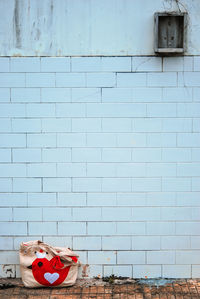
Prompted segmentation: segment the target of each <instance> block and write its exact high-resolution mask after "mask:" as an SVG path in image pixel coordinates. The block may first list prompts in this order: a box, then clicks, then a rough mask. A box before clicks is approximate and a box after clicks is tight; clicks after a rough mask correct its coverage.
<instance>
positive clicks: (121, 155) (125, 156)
mask: <svg viewBox="0 0 200 299" xmlns="http://www.w3.org/2000/svg"><path fill="white" fill-rule="evenodd" d="M102 161H103V162H130V161H131V149H129V148H112V149H110V148H104V149H103V150H102Z"/></svg>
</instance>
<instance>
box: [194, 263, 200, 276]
mask: <svg viewBox="0 0 200 299" xmlns="http://www.w3.org/2000/svg"><path fill="white" fill-rule="evenodd" d="M199 273H200V267H199V265H192V277H193V278H197V277H199Z"/></svg>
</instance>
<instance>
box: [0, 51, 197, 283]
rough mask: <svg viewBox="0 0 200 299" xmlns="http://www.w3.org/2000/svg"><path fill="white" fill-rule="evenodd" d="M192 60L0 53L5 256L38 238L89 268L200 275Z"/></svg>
mask: <svg viewBox="0 0 200 299" xmlns="http://www.w3.org/2000/svg"><path fill="white" fill-rule="evenodd" d="M199 61H200V57H197V56H196V57H192V56H190V57H173V58H163V59H162V58H160V57H65V58H64V57H63V58H51V57H48V58H47V57H44V58H38V57H35V58H34V57H33V58H14V57H13V58H1V60H0V62H1V68H2V69H1V73H0V206H1V208H0V234H1V235H2V236H3V237H2V238H1V240H0V250H1V251H0V256H1V262H0V264H1V265H2V264H4V263H5V264H11V265H13V267H14V269H16V275H19V271H18V267H17V264H18V259H17V250H18V248H19V244H20V242H22V241H23V240H32V239H38V238H39V239H42V240H44V241H45V242H49V243H50V244H52V245H60V246H70V247H72V248H73V249H74V250H75V251H77V252H78V253H80V256H81V258H82V261H83V262H84V263H88V264H89V265H90V269H89V273H90V274H89V275H90V276H93V275H95V276H97V275H110V274H115V275H120V276H133V277H145V276H148V277H160V276H163V277H197V276H199V275H200V262H199V261H200V230H199V225H200V216H199V215H200V201H199V196H200V163H199V162H200V158H199V157H200V112H199V111H200V104H199V103H198V102H199V100H200V80H199V74H200V73H199ZM0 275H4V273H3V272H2V267H0Z"/></svg>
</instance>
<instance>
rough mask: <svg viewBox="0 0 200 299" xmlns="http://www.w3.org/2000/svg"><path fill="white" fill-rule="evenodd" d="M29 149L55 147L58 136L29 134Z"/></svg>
mask: <svg viewBox="0 0 200 299" xmlns="http://www.w3.org/2000/svg"><path fill="white" fill-rule="evenodd" d="M27 146H28V147H55V146H56V134H28V135H27Z"/></svg>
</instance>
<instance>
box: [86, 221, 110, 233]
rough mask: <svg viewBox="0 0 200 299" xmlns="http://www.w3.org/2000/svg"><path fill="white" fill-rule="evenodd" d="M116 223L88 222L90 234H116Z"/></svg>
mask: <svg viewBox="0 0 200 299" xmlns="http://www.w3.org/2000/svg"><path fill="white" fill-rule="evenodd" d="M115 234H116V224H115V223H114V222H88V235H96V236H98V235H100V236H106V235H115Z"/></svg>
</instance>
